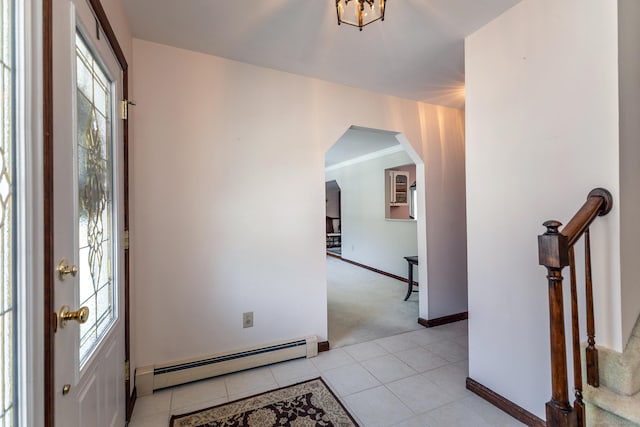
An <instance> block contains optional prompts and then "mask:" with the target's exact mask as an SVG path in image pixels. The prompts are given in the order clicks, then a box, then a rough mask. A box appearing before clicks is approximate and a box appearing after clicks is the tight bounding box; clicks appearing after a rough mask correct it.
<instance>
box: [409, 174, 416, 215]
mask: <svg viewBox="0 0 640 427" xmlns="http://www.w3.org/2000/svg"><path fill="white" fill-rule="evenodd" d="M416 196H417V191H416V182H415V181H413V184H411V187H409V218H411V219H416V218H417V217H418V200H417V199H416Z"/></svg>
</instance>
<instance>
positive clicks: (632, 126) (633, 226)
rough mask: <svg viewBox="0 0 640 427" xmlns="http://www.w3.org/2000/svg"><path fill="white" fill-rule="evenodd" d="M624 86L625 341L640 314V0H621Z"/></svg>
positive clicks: (622, 222) (622, 251) (622, 249)
mask: <svg viewBox="0 0 640 427" xmlns="http://www.w3.org/2000/svg"><path fill="white" fill-rule="evenodd" d="M618 20H619V22H618V41H619V47H618V63H619V67H620V69H619V86H620V90H619V91H620V101H619V105H620V228H621V230H623V233H622V234H621V235H620V257H621V260H620V261H621V273H622V297H621V301H622V340H623V341H622V342H623V344H624V343H625V342H627V340H628V338H629V337H630V336H631V331H632V329H633V325H634V324H635V322H636V320H637V318H638V315H640V262H638V254H639V253H640V227H639V226H638V225H637V224H638V218H640V191H638V183H640V144H638V135H640V121H639V120H638V117H640V85H638V76H639V75H640V52H638V40H640V2H638V1H637V0H619V1H618Z"/></svg>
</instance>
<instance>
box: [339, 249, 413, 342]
mask: <svg viewBox="0 0 640 427" xmlns="http://www.w3.org/2000/svg"><path fill="white" fill-rule="evenodd" d="M406 292H407V284H406V283H403V282H400V281H399V280H395V279H392V278H390V277H386V276H383V275H381V274H378V273H374V272H373V271H369V270H366V269H364V268H361V267H357V266H355V265H353V264H349V263H347V262H344V261H342V260H340V259H337V258H334V257H330V256H328V257H327V299H328V303H327V305H328V316H329V342H330V344H331V348H338V347H343V346H346V345H351V344H358V343H362V342H366V341H371V340H374V339H378V338H384V337H389V336H391V335H397V334H400V333H403V332H409V331H413V330H417V329H423V328H422V326H420V325H419V324H418V293H417V292H414V293H413V294H412V295H411V297H410V298H409V299H408V300H407V301H403V299H404V296H405V295H406Z"/></svg>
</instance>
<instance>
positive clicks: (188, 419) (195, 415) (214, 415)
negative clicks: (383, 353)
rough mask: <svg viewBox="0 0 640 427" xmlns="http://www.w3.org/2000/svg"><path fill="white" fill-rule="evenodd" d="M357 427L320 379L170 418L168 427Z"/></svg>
mask: <svg viewBox="0 0 640 427" xmlns="http://www.w3.org/2000/svg"><path fill="white" fill-rule="evenodd" d="M218 426H225V427H227V426H228V427H231V426H234V427H241V426H242V427H244V426H247V427H270V426H292V427H311V426H314V427H315V426H327V427H332V426H335V427H358V424H357V423H356V422H355V420H354V419H353V418H352V417H351V415H350V414H349V413H348V412H347V410H346V409H345V407H344V406H342V403H340V401H339V400H338V398H337V397H336V396H335V395H334V394H333V392H332V391H331V390H329V387H327V385H326V384H325V383H324V381H323V380H322V378H316V379H313V380H309V381H305V382H302V383H298V384H295V385H292V386H289V387H282V388H279V389H277V390H272V391H268V392H266V393H262V394H258V395H256V396H251V397H247V398H244V399H240V400H236V401H235V402H230V403H225V404H223V405H218V406H214V407H212V408H208V409H201V410H199V411H196V412H191V413H189V414H184V415H174V416H173V417H171V424H170V427H218Z"/></svg>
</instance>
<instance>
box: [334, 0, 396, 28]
mask: <svg viewBox="0 0 640 427" xmlns="http://www.w3.org/2000/svg"><path fill="white" fill-rule="evenodd" d="M351 2H352V5H351V6H349V3H351ZM377 3H378V6H377V7H376V0H336V13H337V14H338V25H340V24H347V25H353V26H354V27H358V28H360V31H362V27H364V26H365V25H369V24H371V23H372V22H375V21H378V20H381V21H384V4H385V0H377Z"/></svg>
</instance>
